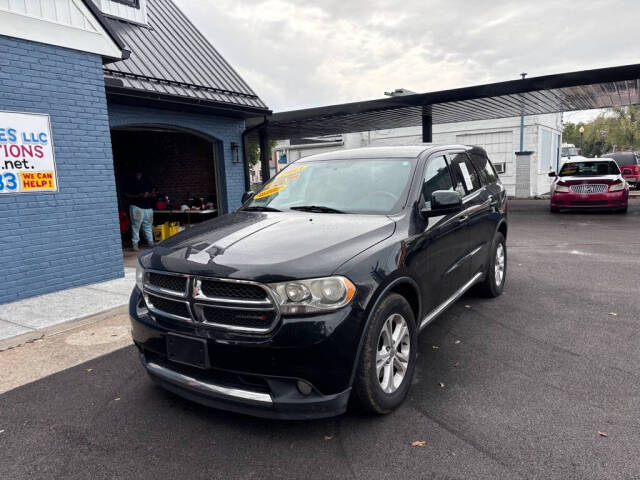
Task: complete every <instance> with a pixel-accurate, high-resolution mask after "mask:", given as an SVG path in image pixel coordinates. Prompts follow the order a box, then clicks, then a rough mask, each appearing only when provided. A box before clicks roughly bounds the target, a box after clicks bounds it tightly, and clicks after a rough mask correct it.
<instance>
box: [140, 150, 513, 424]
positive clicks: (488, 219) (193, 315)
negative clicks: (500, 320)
mask: <svg viewBox="0 0 640 480" xmlns="http://www.w3.org/2000/svg"><path fill="white" fill-rule="evenodd" d="M246 197H248V198H245V201H244V205H243V206H242V207H241V208H240V209H239V210H237V211H235V212H233V213H231V214H228V215H225V216H222V217H219V218H217V219H215V220H211V221H209V222H205V223H202V224H200V225H198V226H195V227H193V228H191V229H188V230H187V231H185V232H183V233H180V234H178V235H176V236H174V237H172V238H170V239H168V240H166V241H164V242H162V243H161V244H160V245H158V246H157V247H155V248H154V249H153V250H149V251H146V252H143V253H142V254H141V255H140V256H139V263H140V265H139V268H138V271H137V275H136V283H137V286H136V288H135V289H134V291H133V293H132V295H131V302H130V313H131V319H132V320H131V322H132V326H133V329H132V332H133V339H134V341H135V344H136V345H137V347H138V349H139V351H140V358H141V360H142V363H143V364H144V366H145V368H146V369H147V371H148V373H149V374H150V375H151V377H152V378H153V379H154V380H155V381H157V382H158V383H159V384H160V385H162V386H163V387H165V388H166V389H168V390H170V391H173V392H175V393H177V394H178V395H181V396H183V397H186V398H188V399H191V400H194V401H197V402H200V403H203V404H206V405H211V406H214V407H218V408H222V409H227V410H233V411H238V412H244V413H248V414H253V415H258V416H266V417H275V418H317V417H327V416H332V415H337V414H340V413H342V412H344V411H345V410H346V408H347V402H348V400H349V398H350V397H352V396H353V397H354V400H356V401H357V402H358V403H359V404H360V405H361V406H362V407H363V408H364V409H366V410H368V411H370V412H375V413H387V412H390V411H392V410H393V409H394V408H396V407H397V406H398V405H400V403H402V401H403V400H404V398H405V397H406V395H407V392H408V390H409V387H410V386H411V379H412V377H413V373H414V369H415V365H416V358H417V354H418V338H417V337H418V333H419V332H420V330H422V329H423V328H424V327H426V326H427V325H428V324H429V322H431V321H432V320H433V319H434V318H436V317H437V316H438V315H439V314H440V313H442V312H443V311H444V310H445V309H446V308H447V307H449V306H450V305H451V304H453V303H454V302H455V301H456V300H457V299H458V298H459V297H460V296H461V295H462V294H463V293H464V292H465V291H467V290H468V289H470V288H471V287H474V286H475V287H476V288H477V289H478V290H480V291H481V292H483V293H484V294H485V295H487V296H490V297H495V296H497V295H500V293H501V292H502V289H503V288H504V283H505V274H506V267H507V250H506V243H505V239H506V236H507V222H506V213H507V208H506V207H507V204H506V193H505V189H504V187H503V186H502V184H501V183H500V181H499V180H498V176H497V175H496V172H495V170H494V168H493V166H492V165H491V162H490V161H489V159H488V158H487V155H486V153H485V151H484V150H482V149H480V148H475V147H465V146H462V145H447V146H435V145H422V146H414V147H385V148H364V149H356V150H347V151H337V152H333V153H325V154H320V155H315V156H311V157H307V158H304V159H301V160H299V161H297V162H295V163H293V164H291V165H289V166H288V167H287V168H286V169H284V170H283V171H282V172H280V173H279V174H278V175H277V176H275V177H274V178H273V179H271V180H270V181H269V182H268V183H267V184H266V185H265V186H264V188H263V189H262V190H261V191H260V192H258V193H257V194H255V195H253V196H248V195H246Z"/></svg>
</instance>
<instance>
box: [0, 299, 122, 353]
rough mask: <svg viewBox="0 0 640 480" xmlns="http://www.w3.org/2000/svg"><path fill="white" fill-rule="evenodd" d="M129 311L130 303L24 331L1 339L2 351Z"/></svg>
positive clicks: (0, 347) (0, 349)
mask: <svg viewBox="0 0 640 480" xmlns="http://www.w3.org/2000/svg"><path fill="white" fill-rule="evenodd" d="M128 311H129V309H128V305H121V306H119V307H115V308H111V309H109V310H105V311H104V312H100V313H97V314H92V315H87V316H86V317H80V318H74V319H72V320H69V321H67V322H62V323H58V324H56V325H52V326H50V327H45V328H42V329H39V330H34V331H33V332H27V333H23V334H21V335H17V336H15V337H11V338H7V339H4V340H0V352H2V351H4V350H9V349H10V348H15V347H19V346H20V345H24V344H25V343H29V342H32V341H34V340H38V339H40V338H42V337H49V336H52V335H56V334H58V333H63V332H66V331H69V330H73V329H74V328H77V327H83V326H85V325H90V324H92V323H97V322H100V321H102V320H105V319H107V318H111V317H114V316H116V315H123V314H126V313H127V312H128Z"/></svg>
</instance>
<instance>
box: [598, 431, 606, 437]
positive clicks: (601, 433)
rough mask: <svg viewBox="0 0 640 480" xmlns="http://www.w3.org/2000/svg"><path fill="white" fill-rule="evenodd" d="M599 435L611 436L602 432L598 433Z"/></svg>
mask: <svg viewBox="0 0 640 480" xmlns="http://www.w3.org/2000/svg"><path fill="white" fill-rule="evenodd" d="M598 435H600V436H601V437H608V436H609V435H607V434H606V433H604V432H600V431H599V432H598Z"/></svg>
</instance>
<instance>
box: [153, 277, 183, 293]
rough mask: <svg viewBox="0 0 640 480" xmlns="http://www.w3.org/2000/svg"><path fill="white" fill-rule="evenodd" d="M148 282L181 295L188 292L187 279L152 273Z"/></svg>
mask: <svg viewBox="0 0 640 480" xmlns="http://www.w3.org/2000/svg"><path fill="white" fill-rule="evenodd" d="M148 282H149V284H151V285H152V286H154V287H158V288H161V289H163V290H170V291H172V292H176V293H180V294H184V293H185V292H186V291H187V277H181V276H177V275H164V274H162V273H153V272H151V273H149V276H148Z"/></svg>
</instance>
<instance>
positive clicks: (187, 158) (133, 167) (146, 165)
mask: <svg viewBox="0 0 640 480" xmlns="http://www.w3.org/2000/svg"><path fill="white" fill-rule="evenodd" d="M111 142H112V149H113V163H114V170H115V180H116V190H117V194H118V210H119V215H120V230H121V234H122V246H123V251H124V256H125V265H127V266H135V258H136V255H137V254H136V252H133V251H132V250H131V219H130V215H129V203H130V199H129V198H128V197H127V193H129V192H128V190H130V185H131V183H132V182H133V180H134V178H135V175H136V172H143V175H144V176H145V178H146V179H147V180H148V181H149V183H150V184H151V186H153V187H154V188H155V190H156V192H157V195H156V196H155V198H154V200H153V202H152V203H153V224H154V226H155V227H156V228H155V235H156V239H160V238H163V237H164V238H166V236H167V235H169V234H174V233H175V232H176V231H178V230H182V229H184V228H189V226H191V225H193V224H195V223H200V222H202V221H205V220H209V219H211V218H214V217H216V216H218V215H219V212H220V208H219V205H220V188H219V174H218V168H217V159H218V150H219V144H218V142H217V141H214V140H212V139H209V138H207V137H204V136H201V135H198V134H194V133H191V132H188V131H184V130H179V129H172V128H169V127H149V126H143V127H126V128H117V129H112V130H111ZM167 224H168V225H167ZM163 226H164V227H163ZM158 227H159V228H158ZM169 227H171V228H169ZM140 247H141V248H145V247H146V238H145V237H144V234H143V233H142V232H140ZM130 264H131V265H130Z"/></svg>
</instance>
